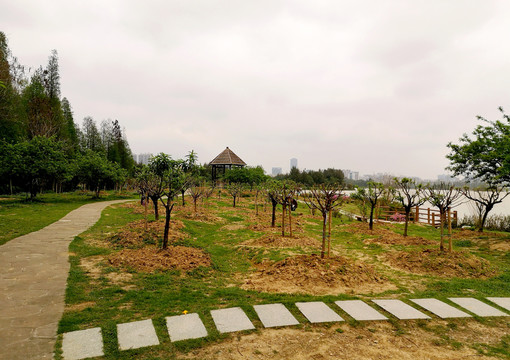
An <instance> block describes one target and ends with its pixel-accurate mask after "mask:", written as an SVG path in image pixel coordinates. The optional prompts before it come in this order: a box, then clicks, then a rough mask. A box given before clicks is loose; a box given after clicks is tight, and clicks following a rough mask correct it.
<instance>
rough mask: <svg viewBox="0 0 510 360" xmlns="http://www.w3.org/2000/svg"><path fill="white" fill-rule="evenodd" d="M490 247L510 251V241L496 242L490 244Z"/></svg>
mask: <svg viewBox="0 0 510 360" xmlns="http://www.w3.org/2000/svg"><path fill="white" fill-rule="evenodd" d="M490 249H491V250H498V251H510V243H508V242H500V243H496V244H491V246H490Z"/></svg>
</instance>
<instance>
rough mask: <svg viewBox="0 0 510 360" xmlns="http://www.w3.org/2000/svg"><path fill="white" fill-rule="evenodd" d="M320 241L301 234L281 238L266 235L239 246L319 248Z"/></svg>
mask: <svg viewBox="0 0 510 360" xmlns="http://www.w3.org/2000/svg"><path fill="white" fill-rule="evenodd" d="M320 244H321V243H320V241H319V240H317V239H315V238H311V237H307V236H304V235H301V234H298V235H294V236H292V237H290V236H285V237H284V236H282V235H281V234H274V233H270V234H266V235H264V236H262V237H260V238H258V239H253V240H248V241H245V242H244V243H242V244H241V245H248V246H256V247H273V248H293V247H314V248H319V246H320Z"/></svg>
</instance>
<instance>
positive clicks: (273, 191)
mask: <svg viewBox="0 0 510 360" xmlns="http://www.w3.org/2000/svg"><path fill="white" fill-rule="evenodd" d="M264 188H265V190H266V194H267V197H268V199H269V201H270V202H271V208H272V209H271V227H275V226H276V207H277V206H278V181H275V180H270V181H268V182H266V183H265V184H264Z"/></svg>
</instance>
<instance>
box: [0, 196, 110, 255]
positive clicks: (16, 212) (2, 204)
mask: <svg viewBox="0 0 510 360" xmlns="http://www.w3.org/2000/svg"><path fill="white" fill-rule="evenodd" d="M117 198H120V197H118V196H114V195H109V196H103V197H102V198H100V199H99V200H95V199H92V198H91V196H90V195H88V194H77V193H66V194H57V195H56V194H43V195H39V196H38V197H37V199H36V200H35V201H33V202H27V201H26V200H25V198H24V197H6V198H3V199H2V200H0V245H2V244H5V243H6V242H8V241H9V240H12V239H14V238H16V237H18V236H21V235H25V234H28V233H30V232H33V231H37V230H40V229H42V228H43V227H45V226H47V225H49V224H51V223H53V222H55V221H57V220H58V219H60V218H62V217H63V216H65V215H66V214H67V213H69V212H70V211H72V210H74V209H76V208H78V207H80V206H82V205H84V204H87V203H89V202H92V201H105V200H113V199H117Z"/></svg>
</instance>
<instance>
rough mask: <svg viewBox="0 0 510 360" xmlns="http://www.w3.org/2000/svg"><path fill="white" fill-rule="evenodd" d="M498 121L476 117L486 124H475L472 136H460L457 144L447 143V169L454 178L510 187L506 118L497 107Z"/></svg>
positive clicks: (509, 138)
mask: <svg viewBox="0 0 510 360" xmlns="http://www.w3.org/2000/svg"><path fill="white" fill-rule="evenodd" d="M499 111H500V112H501V114H502V120H496V121H491V120H487V119H485V118H483V117H482V116H478V119H479V120H481V121H483V122H484V123H486V125H485V126H483V125H478V126H477V127H476V128H475V129H474V130H473V132H472V136H471V137H470V136H468V135H467V134H464V135H463V136H462V137H461V138H460V139H459V143H458V144H454V143H451V142H450V143H449V144H448V148H450V150H451V151H450V153H449V154H448V155H447V156H446V157H447V159H448V160H450V165H449V166H448V169H449V170H451V171H453V173H454V175H456V176H457V175H464V176H466V177H467V178H468V179H470V178H471V179H478V180H481V181H483V182H485V183H487V184H489V185H508V184H510V117H509V116H508V115H507V114H506V113H505V111H504V110H503V108H502V107H500V108H499Z"/></svg>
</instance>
